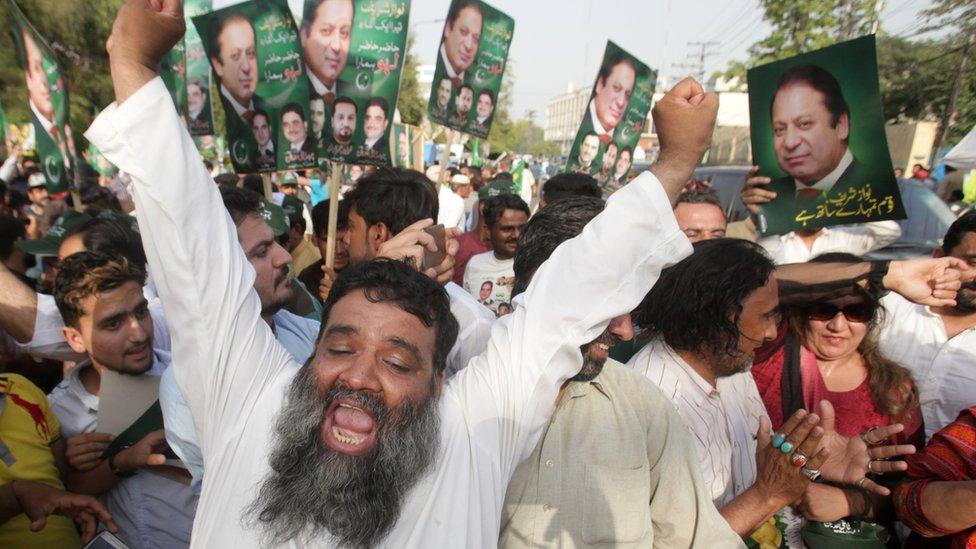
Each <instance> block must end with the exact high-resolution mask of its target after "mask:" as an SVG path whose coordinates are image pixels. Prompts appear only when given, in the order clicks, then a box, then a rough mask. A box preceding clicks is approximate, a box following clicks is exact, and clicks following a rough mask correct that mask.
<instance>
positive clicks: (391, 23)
mask: <svg viewBox="0 0 976 549" xmlns="http://www.w3.org/2000/svg"><path fill="white" fill-rule="evenodd" d="M409 18H410V0H305V3H304V9H303V11H302V20H301V24H300V29H299V35H300V37H301V42H302V51H303V53H304V58H305V64H306V66H307V67H308V86H309V93H310V96H309V108H310V109H311V112H312V136H313V138H314V139H316V140H317V142H318V143H319V148H318V156H319V159H320V160H329V161H336V162H344V163H352V164H366V165H389V164H390V133H391V129H392V126H393V112H394V111H395V110H396V105H397V98H398V95H399V93H400V75H401V73H402V70H403V63H404V61H405V60H406V53H407V52H406V48H407V30H408V27H409Z"/></svg>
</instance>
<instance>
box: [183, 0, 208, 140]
mask: <svg viewBox="0 0 976 549" xmlns="http://www.w3.org/2000/svg"><path fill="white" fill-rule="evenodd" d="M209 11H210V0H184V2H183V16H184V17H185V18H186V34H185V35H184V36H183V43H184V48H185V50H186V126H187V129H188V130H189V131H190V135H194V136H197V135H213V134H214V133H215V130H214V120H213V97H212V94H211V92H210V90H211V86H210V62H209V60H208V59H207V52H206V50H205V49H204V47H203V41H202V40H201V39H200V33H199V32H197V29H196V27H195V26H193V21H192V19H193V18H194V17H196V16H197V15H202V14H205V13H207V12H209Z"/></svg>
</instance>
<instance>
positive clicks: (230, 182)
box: [213, 173, 261, 187]
mask: <svg viewBox="0 0 976 549" xmlns="http://www.w3.org/2000/svg"><path fill="white" fill-rule="evenodd" d="M249 175H257V174H248V176H249ZM245 177H247V176H245ZM213 179H214V183H216V184H217V185H220V186H221V187H236V186H237V181H238V180H239V179H240V178H239V177H238V176H237V174H236V173H219V174H217V175H216V176H214V178H213ZM260 179H261V176H260V175H258V180H259V181H260Z"/></svg>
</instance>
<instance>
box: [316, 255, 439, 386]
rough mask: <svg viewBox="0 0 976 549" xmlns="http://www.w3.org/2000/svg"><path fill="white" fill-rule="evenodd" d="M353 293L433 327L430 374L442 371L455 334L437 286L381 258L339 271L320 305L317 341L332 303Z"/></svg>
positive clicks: (401, 265)
mask: <svg viewBox="0 0 976 549" xmlns="http://www.w3.org/2000/svg"><path fill="white" fill-rule="evenodd" d="M357 290H362V291H363V292H364V293H365V295H366V299H368V300H369V301H370V302H372V303H388V302H393V303H395V304H396V305H397V306H398V307H400V308H401V309H403V310H404V311H406V312H408V313H410V314H412V315H414V316H415V317H417V318H418V319H420V321H421V322H423V323H424V326H427V327H428V328H434V330H435V334H436V335H435V337H434V353H433V355H434V357H433V358H434V373H435V374H439V373H442V372H443V371H444V368H445V366H446V365H447V355H448V354H449V353H450V352H451V348H452V347H454V341H455V340H456V339H457V335H458V322H457V319H455V318H454V314H453V313H452V312H451V301H450V299H448V296H447V292H446V291H445V290H444V288H443V287H442V286H441V285H440V284H438V283H437V282H435V281H433V280H431V279H430V278H429V277H428V276H427V275H424V274H421V273H419V272H417V271H416V269H414V268H413V267H411V266H409V265H407V264H406V263H404V262H402V261H394V260H390V259H382V258H381V259H375V260H372V261H363V262H361V263H358V264H356V265H352V266H350V267H348V268H346V269H343V270H342V272H341V273H340V274H339V276H338V277H337V278H336V281H335V283H334V284H333V285H332V289H331V290H330V291H329V297H328V299H326V300H325V303H323V304H322V328H321V330H320V332H319V339H321V337H322V334H323V333H324V332H325V329H326V327H327V326H328V324H329V316H330V315H331V313H332V308H333V307H334V306H335V304H336V303H337V302H338V301H339V300H340V299H342V298H343V297H345V296H346V295H347V294H349V293H351V292H354V291H357ZM309 363H311V361H309ZM307 364H308V363H307Z"/></svg>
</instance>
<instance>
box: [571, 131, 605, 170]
mask: <svg viewBox="0 0 976 549" xmlns="http://www.w3.org/2000/svg"><path fill="white" fill-rule="evenodd" d="M599 152H600V137H599V136H598V135H597V134H596V132H593V131H591V132H589V133H587V134H586V135H585V136H583V141H581V142H580V146H579V154H578V157H577V159H576V171H579V172H584V173H590V172H591V171H593V161H594V160H595V159H596V155H597V154H598V153H599Z"/></svg>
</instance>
